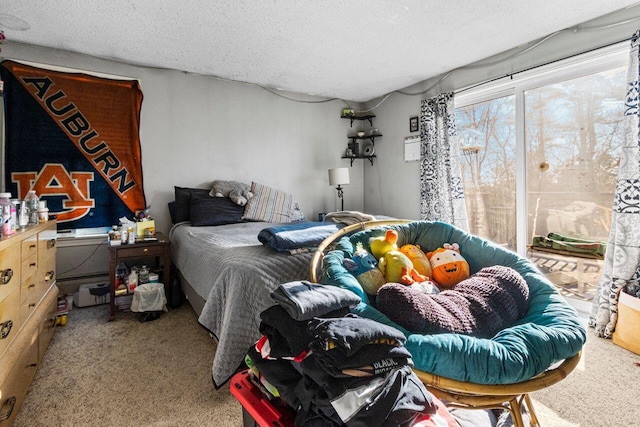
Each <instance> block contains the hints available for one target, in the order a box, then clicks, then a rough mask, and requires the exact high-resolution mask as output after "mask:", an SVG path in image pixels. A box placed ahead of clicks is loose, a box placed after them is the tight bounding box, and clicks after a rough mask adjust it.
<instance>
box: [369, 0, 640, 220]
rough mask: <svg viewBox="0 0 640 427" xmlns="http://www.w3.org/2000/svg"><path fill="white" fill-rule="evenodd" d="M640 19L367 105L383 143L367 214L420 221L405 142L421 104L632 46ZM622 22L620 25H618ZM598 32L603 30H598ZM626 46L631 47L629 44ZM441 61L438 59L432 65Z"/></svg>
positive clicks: (568, 36)
mask: <svg viewBox="0 0 640 427" xmlns="http://www.w3.org/2000/svg"><path fill="white" fill-rule="evenodd" d="M639 15H640V6H635V7H634V8H632V9H625V10H623V11H618V12H615V13H612V14H609V15H606V16H603V17H600V18H597V19H595V20H592V21H590V22H587V23H585V24H584V25H581V28H582V30H578V31H576V32H573V31H566V32H562V33H559V34H557V35H554V36H553V37H551V38H550V39H548V40H547V41H545V42H544V43H542V44H540V45H539V46H537V47H536V48H534V49H532V50H531V51H529V52H528V53H526V54H524V55H518V56H515V57H513V58H512V59H509V60H505V59H506V58H508V57H509V56H513V53H514V52H511V53H505V54H501V55H497V56H496V57H493V58H488V59H487V60H486V61H480V63H485V64H486V63H493V62H496V63H495V64H491V65H489V66H477V65H478V64H471V66H469V67H466V68H465V67H463V68H461V69H458V70H454V71H453V72H452V73H451V74H450V75H449V76H447V77H446V78H445V79H443V80H442V81H441V82H438V80H440V78H441V77H442V76H436V77H434V78H432V79H429V80H425V81H423V82H420V83H418V84H415V85H413V86H411V87H407V88H404V89H402V90H401V91H402V92H406V93H409V94H418V95H413V96H409V95H405V94H401V93H398V92H396V93H392V94H391V95H390V96H389V97H388V98H387V99H386V100H384V97H380V98H378V99H373V100H371V101H369V102H367V103H365V105H364V108H367V109H370V108H374V107H375V106H376V105H377V104H380V102H382V103H381V104H380V106H379V107H377V108H375V110H374V111H373V114H375V115H376V127H378V128H379V129H380V132H381V133H382V134H383V135H384V137H383V138H380V141H378V140H377V139H376V147H375V148H376V154H377V156H378V158H377V162H376V165H375V166H374V167H370V166H365V169H364V200H365V204H364V211H365V212H384V213H385V214H386V215H391V216H395V217H399V218H407V219H420V183H419V181H420V164H419V162H409V163H405V162H404V144H403V141H404V137H406V136H409V135H417V134H418V133H417V132H414V133H410V132H409V118H410V117H412V116H419V114H420V104H421V100H422V99H429V98H431V97H433V96H436V95H438V94H440V93H443V92H451V91H454V92H457V91H458V90H460V89H462V88H466V87H469V86H471V85H475V84H478V83H481V82H484V81H487V80H489V79H494V78H497V77H502V76H506V75H508V74H510V73H514V72H517V71H522V70H526V69H529V68H532V67H535V66H539V65H543V64H546V63H549V62H552V61H555V60H559V59H563V58H566V57H569V56H572V55H576V54H579V53H583V52H586V51H589V50H592V49H596V48H598V47H603V46H607V45H610V44H614V43H617V42H620V41H623V40H628V39H630V38H631V36H632V35H633V33H634V32H635V31H636V30H638V29H639V28H640V20H638V19H636V20H632V19H631V18H633V17H634V16H639ZM619 22H622V24H620V25H618V24H616V23H619ZM598 27H603V28H602V29H598V30H595V28H598ZM425 42H426V43H427V42H428V41H425ZM627 43H629V45H630V42H628V41H627ZM437 60H438V59H437V58H434V61H437Z"/></svg>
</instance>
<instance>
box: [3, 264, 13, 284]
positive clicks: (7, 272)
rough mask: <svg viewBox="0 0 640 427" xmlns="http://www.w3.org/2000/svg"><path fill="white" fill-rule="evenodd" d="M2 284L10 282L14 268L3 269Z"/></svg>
mask: <svg viewBox="0 0 640 427" xmlns="http://www.w3.org/2000/svg"><path fill="white" fill-rule="evenodd" d="M1 277H2V284H3V285H6V284H7V283H9V282H10V281H11V278H12V277H13V270H12V269H10V268H7V269H5V270H2V276H1Z"/></svg>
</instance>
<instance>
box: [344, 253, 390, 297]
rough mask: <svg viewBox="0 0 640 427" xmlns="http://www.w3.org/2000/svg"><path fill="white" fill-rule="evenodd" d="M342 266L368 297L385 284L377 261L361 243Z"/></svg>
mask: <svg viewBox="0 0 640 427" xmlns="http://www.w3.org/2000/svg"><path fill="white" fill-rule="evenodd" d="M342 265H344V267H345V268H346V269H347V270H348V271H349V272H350V273H351V274H352V275H353V276H354V277H355V278H356V279H357V280H358V283H360V285H361V286H362V289H364V291H365V292H366V293H368V294H369V295H375V294H376V293H377V292H378V289H380V286H382V285H384V284H385V280H384V275H383V274H382V272H381V271H380V270H379V269H378V261H376V259H375V258H374V257H373V255H371V254H370V253H369V252H367V250H366V249H364V247H362V243H358V244H356V250H355V252H354V253H353V256H352V257H351V258H345V259H344V260H343V261H342Z"/></svg>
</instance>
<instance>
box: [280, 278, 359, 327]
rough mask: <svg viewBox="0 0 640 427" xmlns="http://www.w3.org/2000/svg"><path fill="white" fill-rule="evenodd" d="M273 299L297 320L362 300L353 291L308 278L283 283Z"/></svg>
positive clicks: (354, 304) (321, 314) (348, 305)
mask: <svg viewBox="0 0 640 427" xmlns="http://www.w3.org/2000/svg"><path fill="white" fill-rule="evenodd" d="M271 299H273V301H274V302H275V303H276V304H279V305H281V306H282V307H283V308H284V309H285V310H286V311H287V313H289V316H291V317H292V318H293V319H295V320H310V319H313V318H314V317H319V316H323V315H325V314H327V313H330V312H332V311H335V310H338V309H340V308H344V307H355V306H356V305H358V303H359V302H360V297H358V296H357V295H356V294H354V293H353V292H351V291H347V290H346V289H342V288H338V287H337V286H328V285H319V284H316V283H311V282H309V281H306V280H298V281H295V282H289V283H283V284H281V285H280V286H278V287H277V288H276V289H275V290H274V291H273V292H271Z"/></svg>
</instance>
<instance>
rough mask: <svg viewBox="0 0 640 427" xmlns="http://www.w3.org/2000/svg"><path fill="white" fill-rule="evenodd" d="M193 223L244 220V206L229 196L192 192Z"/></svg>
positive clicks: (203, 223)
mask: <svg viewBox="0 0 640 427" xmlns="http://www.w3.org/2000/svg"><path fill="white" fill-rule="evenodd" d="M189 209H190V215H191V225H193V226H195V227H200V226H205V225H224V224H235V223H237V222H244V221H243V220H242V214H243V213H244V206H239V205H236V204H235V203H233V202H232V201H231V199H229V198H227V197H211V196H209V194H208V193H207V194H199V193H192V194H191V199H190V204H189Z"/></svg>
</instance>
